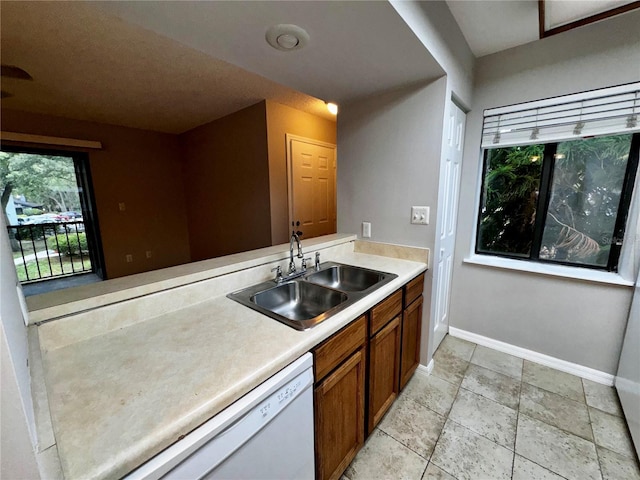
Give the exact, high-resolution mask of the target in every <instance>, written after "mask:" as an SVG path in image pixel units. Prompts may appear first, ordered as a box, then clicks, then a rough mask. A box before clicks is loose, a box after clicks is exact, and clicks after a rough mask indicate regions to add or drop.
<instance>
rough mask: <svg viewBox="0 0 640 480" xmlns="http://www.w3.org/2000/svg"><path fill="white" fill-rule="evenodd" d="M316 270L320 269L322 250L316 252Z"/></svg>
mask: <svg viewBox="0 0 640 480" xmlns="http://www.w3.org/2000/svg"><path fill="white" fill-rule="evenodd" d="M315 267H316V270H320V252H316V264H315Z"/></svg>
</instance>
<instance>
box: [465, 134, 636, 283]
mask: <svg viewBox="0 0 640 480" xmlns="http://www.w3.org/2000/svg"><path fill="white" fill-rule="evenodd" d="M639 149H640V134H626V135H608V136H601V137H592V138H585V139H579V140H572V141H564V142H557V143H547V144H537V145H526V146H512V147H501V148H487V149H486V150H485V156H484V173H483V184H482V193H481V195H482V196H481V202H480V212H479V219H478V236H477V243H476V252H477V253H483V254H491V255H498V256H505V257H510V258H519V259H528V260H534V261H541V262H554V263H561V264H566V265H574V266H583V267H589V268H599V269H606V270H609V271H616V270H617V266H618V260H619V256H620V249H621V245H622V240H623V238H624V229H625V224H626V220H627V213H628V209H629V204H630V200H631V193H632V190H633V184H634V180H635V176H636V171H637V166H638V151H639Z"/></svg>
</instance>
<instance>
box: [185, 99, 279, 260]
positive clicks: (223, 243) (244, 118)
mask: <svg viewBox="0 0 640 480" xmlns="http://www.w3.org/2000/svg"><path fill="white" fill-rule="evenodd" d="M180 141H181V144H182V148H183V173H184V185H185V192H186V198H187V216H188V219H189V239H190V245H191V259H192V260H193V261H197V260H203V259H206V258H211V257H217V256H220V255H228V254H231V253H237V252H242V251H247V250H252V249H255V248H261V247H266V246H269V245H271V223H270V211H269V168H268V167H269V166H268V160H267V158H268V157H267V135H266V110H265V102H264V101H263V102H260V103H258V104H256V105H253V106H251V107H248V108H245V109H243V110H240V111H239V112H236V113H233V114H231V115H227V116H226V117H223V118H221V119H218V120H215V121H213V122H211V123H207V124H206V125H203V126H200V127H197V128H195V129H193V130H190V131H188V132H186V133H184V134H182V135H180Z"/></svg>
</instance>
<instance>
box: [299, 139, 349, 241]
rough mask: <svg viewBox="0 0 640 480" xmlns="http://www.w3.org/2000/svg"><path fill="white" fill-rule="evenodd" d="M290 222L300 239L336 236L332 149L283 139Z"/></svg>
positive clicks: (333, 157) (313, 143) (317, 142)
mask: <svg viewBox="0 0 640 480" xmlns="http://www.w3.org/2000/svg"><path fill="white" fill-rule="evenodd" d="M287 143H288V152H289V155H288V157H289V177H290V182H289V206H290V221H289V224H291V222H300V226H299V227H297V228H299V229H300V230H301V231H302V232H303V234H304V237H303V238H312V237H318V236H320V235H328V234H330V233H335V232H336V219H337V215H336V146H335V145H331V144H325V143H323V142H319V141H316V140H311V139H305V138H300V137H294V136H292V135H287Z"/></svg>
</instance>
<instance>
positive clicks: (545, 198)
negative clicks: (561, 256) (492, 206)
mask: <svg viewBox="0 0 640 480" xmlns="http://www.w3.org/2000/svg"><path fill="white" fill-rule="evenodd" d="M614 135H625V132H620V133H618V134H607V135H602V136H614ZM589 138H591V137H589ZM576 140H579V139H567V140H564V141H566V142H571V141H576ZM564 141H563V140H554V141H552V142H548V143H545V142H540V143H538V145H543V146H544V154H543V159H542V171H541V173H540V189H539V194H538V199H537V202H536V219H535V224H534V230H533V238H532V243H531V251H530V254H529V256H528V257H526V256H523V255H514V254H509V253H500V252H488V251H482V250H480V248H479V242H480V231H481V222H482V206H483V194H484V191H485V180H486V175H487V166H488V162H487V157H488V155H489V151H490V150H492V149H491V148H483V149H482V150H481V155H480V158H481V159H482V169H481V177H480V182H479V183H480V189H479V192H478V194H477V196H476V199H477V201H478V203H477V217H476V226H475V236H474V237H475V238H474V245H473V254H474V255H479V256H490V257H497V258H505V259H510V260H519V261H521V262H525V263H538V264H544V265H557V266H565V267H571V268H581V269H588V270H592V271H594V270H595V271H598V272H611V273H617V272H618V269H619V268H618V267H619V262H620V254H621V252H622V245H623V243H624V240H625V238H624V236H625V230H626V227H627V223H628V218H629V210H630V205H631V199H632V195H633V191H634V185H635V180H636V177H637V171H638V163H639V160H640V158H639V157H640V133H638V132H634V133H631V145H630V147H629V158H628V160H627V167H626V171H625V176H624V180H623V182H622V193H621V196H620V202H619V204H618V211H617V215H616V223H615V226H614V231H613V237H612V240H611V241H612V243H611V249H610V251H609V258H608V260H607V265H606V266H599V265H588V264H579V263H573V262H567V261H558V260H546V259H543V258H540V247H541V246H542V237H543V234H544V226H545V220H546V217H547V211H548V208H549V203H550V201H551V185H552V184H553V175H554V171H555V158H554V155H555V153H556V152H557V148H558V144H560V143H562V142H564ZM517 146H525V145H509V146H504V147H502V146H499V147H497V148H509V147H517ZM618 238H621V239H622V241H620V242H617V241H616V239H618Z"/></svg>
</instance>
